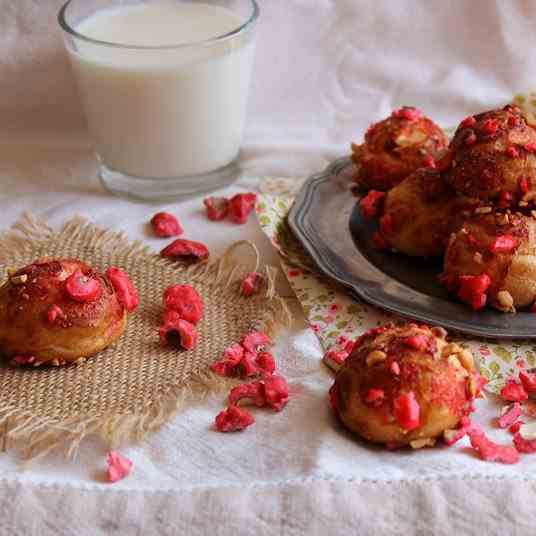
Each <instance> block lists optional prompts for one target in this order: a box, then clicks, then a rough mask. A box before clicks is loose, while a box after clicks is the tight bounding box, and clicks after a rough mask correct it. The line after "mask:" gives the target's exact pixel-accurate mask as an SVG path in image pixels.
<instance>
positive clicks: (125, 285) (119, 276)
mask: <svg viewBox="0 0 536 536" xmlns="http://www.w3.org/2000/svg"><path fill="white" fill-rule="evenodd" d="M106 277H107V278H108V279H109V280H110V283H111V284H112V286H113V287H114V290H115V293H116V294H117V299H118V300H119V303H120V304H121V305H122V306H123V307H124V308H125V309H126V310H127V311H128V312H129V313H131V312H132V311H134V309H136V307H138V305H139V304H140V297H139V294H138V291H137V290H136V287H135V286H134V283H132V281H131V280H130V278H129V277H128V274H127V273H126V272H125V271H124V270H121V268H116V267H115V266H111V267H110V268H108V270H106Z"/></svg>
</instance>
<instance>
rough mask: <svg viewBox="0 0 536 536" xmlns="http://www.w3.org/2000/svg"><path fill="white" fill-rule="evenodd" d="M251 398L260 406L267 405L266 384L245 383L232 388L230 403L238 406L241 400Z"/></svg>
mask: <svg viewBox="0 0 536 536" xmlns="http://www.w3.org/2000/svg"><path fill="white" fill-rule="evenodd" d="M244 399H245V400H251V401H252V402H253V404H255V405H256V406H257V407H259V408H263V407H264V406H266V397H265V395H264V385H263V384H262V383H261V382H253V383H245V384H243V385H238V386H237V387H234V388H233V389H231V392H230V393H229V405H231V406H236V405H237V404H238V403H239V402H240V401H241V400H244Z"/></svg>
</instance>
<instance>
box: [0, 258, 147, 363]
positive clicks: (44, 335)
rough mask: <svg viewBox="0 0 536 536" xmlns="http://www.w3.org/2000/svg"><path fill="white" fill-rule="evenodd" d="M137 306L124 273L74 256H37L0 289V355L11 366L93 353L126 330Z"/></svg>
mask: <svg viewBox="0 0 536 536" xmlns="http://www.w3.org/2000/svg"><path fill="white" fill-rule="evenodd" d="M138 304H139V297H138V293H137V291H136V289H135V287H134V285H133V284H132V282H131V281H130V279H129V277H128V275H127V274H126V273H125V272H124V271H123V270H121V269H120V268H116V267H110V268H109V269H108V270H107V271H106V273H100V272H99V271H97V270H95V269H94V268H92V267H91V266H89V265H88V264H86V263H85V262H82V261H80V260H78V259H48V258H44V259H40V260H37V261H35V262H34V263H32V264H29V265H27V266H25V267H23V268H20V269H13V270H11V271H10V273H9V277H8V279H7V281H5V283H4V284H3V285H2V286H1V287H0V353H1V354H2V355H4V356H5V357H7V358H9V359H10V360H11V363H12V364H14V365H31V366H39V365H54V366H60V365H65V364H68V363H72V362H75V361H79V360H83V359H85V358H88V357H91V356H93V355H95V354H97V353H98V352H100V351H101V350H104V349H105V348H107V347H108V346H110V345H111V344H113V343H114V342H115V341H116V340H117V339H119V337H121V335H122V334H123V332H124V331H125V327H126V324H127V316H128V313H130V312H132V311H134V309H136V307H137V306H138Z"/></svg>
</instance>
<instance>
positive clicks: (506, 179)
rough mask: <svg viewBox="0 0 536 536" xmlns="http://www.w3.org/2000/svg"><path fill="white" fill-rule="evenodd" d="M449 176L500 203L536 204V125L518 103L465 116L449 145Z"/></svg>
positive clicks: (459, 186) (468, 191)
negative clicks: (523, 112) (534, 125)
mask: <svg viewBox="0 0 536 536" xmlns="http://www.w3.org/2000/svg"><path fill="white" fill-rule="evenodd" d="M449 164H450V165H449V166H448V167H447V169H446V171H445V178H446V180H447V181H448V182H450V184H452V186H453V187H454V189H455V190H456V192H457V193H458V194H460V195H464V196H467V197H474V198H478V199H480V200H482V201H483V202H491V203H492V204H493V205H494V206H497V207H499V208H503V209H506V208H509V207H518V206H519V203H521V206H522V207H523V206H527V205H534V200H535V199H536V130H535V129H534V128H532V127H531V126H530V125H529V124H528V123H527V121H526V119H525V118H524V116H523V114H522V112H521V110H520V109H519V108H518V107H517V106H512V105H508V106H505V107H504V108H503V109H500V110H491V111H488V112H484V113H481V114H478V115H476V116H474V117H473V116H471V117H468V118H466V119H465V120H464V121H462V122H461V123H460V125H459V126H458V128H457V130H456V133H455V135H454V138H453V139H452V141H451V144H450V147H449Z"/></svg>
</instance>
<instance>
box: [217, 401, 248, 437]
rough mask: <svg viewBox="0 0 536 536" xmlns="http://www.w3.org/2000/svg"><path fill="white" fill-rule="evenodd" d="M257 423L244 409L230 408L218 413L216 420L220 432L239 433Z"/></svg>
mask: <svg viewBox="0 0 536 536" xmlns="http://www.w3.org/2000/svg"><path fill="white" fill-rule="evenodd" d="M254 422H255V418H254V417H253V415H251V413H250V412H249V411H248V410H247V409H244V408H239V407H238V406H230V407H228V408H227V409H224V410H223V411H222V412H220V413H218V415H217V416H216V419H215V424H216V429H217V430H218V432H239V431H241V430H245V429H246V428H247V427H248V426H251V425H252V424H253V423H254Z"/></svg>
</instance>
